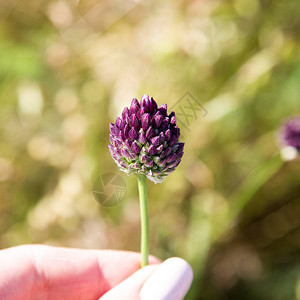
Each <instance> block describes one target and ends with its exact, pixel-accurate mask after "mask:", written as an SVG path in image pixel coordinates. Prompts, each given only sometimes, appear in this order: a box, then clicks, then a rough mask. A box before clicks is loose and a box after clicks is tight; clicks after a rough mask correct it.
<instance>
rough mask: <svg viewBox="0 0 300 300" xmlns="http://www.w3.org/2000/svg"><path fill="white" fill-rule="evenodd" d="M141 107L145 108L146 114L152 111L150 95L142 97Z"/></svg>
mask: <svg viewBox="0 0 300 300" xmlns="http://www.w3.org/2000/svg"><path fill="white" fill-rule="evenodd" d="M141 106H142V107H144V109H145V111H146V112H149V111H150V97H149V96H148V95H144V96H143V97H142V100H141Z"/></svg>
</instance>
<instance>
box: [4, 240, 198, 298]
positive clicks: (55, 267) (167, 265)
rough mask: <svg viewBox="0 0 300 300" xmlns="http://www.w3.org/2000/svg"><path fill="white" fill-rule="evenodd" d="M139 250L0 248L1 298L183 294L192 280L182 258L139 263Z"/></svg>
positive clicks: (151, 259)
mask: <svg viewBox="0 0 300 300" xmlns="http://www.w3.org/2000/svg"><path fill="white" fill-rule="evenodd" d="M140 259H141V257H140V254H138V253H134V252H127V251H114V250H80V249H68V248H57V247H50V246H42V245H24V246H18V247H13V248H9V249H5V250H1V251H0V299H2V300H18V299H22V300H31V299H34V300H39V299H57V300H59V299H72V300H76V299H85V300H87V299H98V298H99V297H100V299H101V300H118V299H122V300H148V299H152V300H159V299H161V300H162V299H164V300H167V299H168V300H169V299H170V300H171V299H172V300H180V299H182V298H183V297H184V295H185V294H186V292H187V291H188V289H189V287H190V284H191V282H192V278H193V273H192V270H191V267H190V266H189V265H188V264H187V263H186V262H185V261H184V260H182V259H180V258H171V259H168V260H166V261H165V262H164V263H162V264H160V261H159V260H158V259H156V258H154V257H150V265H149V266H147V267H144V268H142V269H140Z"/></svg>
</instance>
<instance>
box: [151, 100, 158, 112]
mask: <svg viewBox="0 0 300 300" xmlns="http://www.w3.org/2000/svg"><path fill="white" fill-rule="evenodd" d="M156 109H157V104H156V102H155V101H154V99H153V98H152V97H151V99H150V104H149V110H150V112H153V111H155V110H156Z"/></svg>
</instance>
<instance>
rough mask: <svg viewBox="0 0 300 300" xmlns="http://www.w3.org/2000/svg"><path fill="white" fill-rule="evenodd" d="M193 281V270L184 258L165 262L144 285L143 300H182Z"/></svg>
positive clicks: (141, 293)
mask: <svg viewBox="0 0 300 300" xmlns="http://www.w3.org/2000/svg"><path fill="white" fill-rule="evenodd" d="M192 281H193V270H192V268H191V266H190V265H189V264H188V263H187V262H186V261H185V260H183V259H182V258H179V257H172V258H169V259H167V260H166V261H164V262H163V263H162V264H161V265H160V266H159V267H158V268H157V269H156V271H155V272H154V273H153V274H152V275H151V276H150V277H149V279H147V281H146V283H145V284H144V285H143V287H142V289H141V292H140V295H141V300H153V299H155V300H182V299H183V298H184V296H185V295H186V293H187V292H188V290H189V288H190V286H191V284H192Z"/></svg>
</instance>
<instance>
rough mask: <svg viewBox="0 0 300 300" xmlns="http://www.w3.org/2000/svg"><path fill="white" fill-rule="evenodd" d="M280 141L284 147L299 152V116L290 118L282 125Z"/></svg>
mask: <svg viewBox="0 0 300 300" xmlns="http://www.w3.org/2000/svg"><path fill="white" fill-rule="evenodd" d="M281 140H282V142H283V144H284V145H285V146H290V147H293V148H295V149H296V150H297V151H298V152H300V116H296V117H292V118H290V119H289V120H287V121H286V122H285V123H284V125H283V127H282V133H281Z"/></svg>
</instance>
